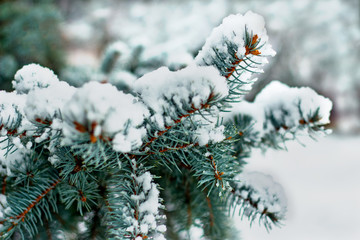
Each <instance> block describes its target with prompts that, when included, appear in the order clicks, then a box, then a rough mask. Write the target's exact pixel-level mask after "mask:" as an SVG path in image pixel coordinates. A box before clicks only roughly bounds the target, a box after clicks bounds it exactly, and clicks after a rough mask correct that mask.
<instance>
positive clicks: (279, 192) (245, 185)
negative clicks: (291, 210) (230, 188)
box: [235, 171, 286, 218]
mask: <svg viewBox="0 0 360 240" xmlns="http://www.w3.org/2000/svg"><path fill="white" fill-rule="evenodd" d="M235 180H239V182H238V183H236V189H237V190H236V192H235V195H240V196H241V199H239V200H240V202H239V203H242V199H246V198H250V199H251V200H252V201H253V202H257V204H258V206H257V209H258V212H260V213H261V212H262V211H263V210H264V209H267V211H268V212H271V213H274V214H275V215H276V217H277V218H282V217H284V215H285V213H286V197H285V195H284V190H283V188H282V187H281V185H280V184H279V183H277V182H274V180H273V178H272V177H271V176H269V175H265V174H263V173H260V172H254V171H250V172H249V171H244V172H242V173H241V174H239V175H237V176H236V177H235ZM249 190H250V192H249ZM239 191H240V192H239ZM244 204H245V205H244V206H245V208H244V214H245V215H246V216H249V217H250V216H251V211H253V207H252V206H251V205H250V204H246V203H244Z"/></svg>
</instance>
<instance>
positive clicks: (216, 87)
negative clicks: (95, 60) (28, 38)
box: [0, 12, 332, 240]
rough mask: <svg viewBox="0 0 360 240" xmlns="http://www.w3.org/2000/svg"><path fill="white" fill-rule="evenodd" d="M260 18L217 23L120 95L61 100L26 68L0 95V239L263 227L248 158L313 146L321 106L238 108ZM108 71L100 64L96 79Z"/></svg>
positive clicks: (98, 89) (104, 87)
mask: <svg viewBox="0 0 360 240" xmlns="http://www.w3.org/2000/svg"><path fill="white" fill-rule="evenodd" d="M274 55H275V52H274V51H273V49H272V47H271V45H270V44H269V43H268V37H267V35H266V30H265V28H264V20H263V18H262V17H261V16H259V15H257V14H254V13H252V12H248V13H246V14H245V15H231V16H229V17H227V18H225V19H224V20H223V22H222V24H221V25H220V26H218V27H217V28H215V29H214V30H213V32H212V33H211V35H210V36H209V38H208V39H207V40H206V43H205V45H204V46H203V48H202V50H201V51H200V52H199V53H198V55H197V56H196V58H195V60H194V62H193V64H191V65H189V66H187V67H185V68H183V69H181V70H178V71H170V70H169V69H167V68H166V67H162V68H159V69H158V70H155V71H153V72H150V73H148V74H145V75H144V76H142V77H141V78H139V79H137V80H135V81H133V82H132V83H128V84H127V85H126V87H124V85H121V84H115V85H116V87H115V86H114V85H112V84H110V83H109V81H100V82H99V81H90V82H88V83H85V84H84V85H82V86H81V87H78V88H75V87H73V86H70V85H69V84H68V83H66V82H64V81H59V79H58V78H57V76H56V75H55V74H54V73H53V72H52V71H51V70H49V69H47V68H44V67H41V66H40V65H37V64H30V65H26V66H24V67H23V68H21V69H20V70H18V71H17V73H16V74H15V77H14V81H13V87H14V91H13V92H4V91H2V92H0V99H1V105H0V106H1V107H0V121H1V122H0V128H1V132H0V133H1V136H2V137H1V155H0V161H1V167H0V174H1V176H2V190H1V191H2V192H1V194H0V202H1V204H0V218H1V219H0V223H1V225H0V232H1V237H2V238H4V239H10V238H15V239H17V238H23V239H32V238H34V239H36V238H37V239H66V238H76V239H104V238H106V239H136V240H140V239H188V238H189V237H190V236H189V231H190V230H191V229H192V228H200V229H202V231H203V236H204V237H205V238H206V239H234V238H236V237H234V235H235V234H236V233H234V231H233V229H232V226H231V224H230V222H231V221H229V217H230V216H229V215H230V214H229V213H230V212H231V210H233V209H240V212H239V214H241V215H243V216H246V217H248V218H249V219H250V220H252V221H255V220H258V221H260V222H262V223H263V224H264V226H265V227H266V228H271V227H272V226H273V225H277V224H279V223H280V222H281V220H282V219H283V217H284V214H285V210H286V206H285V200H284V197H283V195H284V193H283V192H282V190H281V187H280V186H279V185H278V184H277V183H274V182H273V180H272V178H271V177H269V176H265V175H263V174H261V173H257V172H255V173H254V172H253V173H247V172H242V168H243V166H244V164H245V159H246V158H247V157H249V156H250V153H251V150H252V149H253V148H262V149H268V148H283V146H284V145H283V144H284V143H285V142H286V141H287V140H290V139H295V138H296V137H297V136H298V135H299V134H306V135H309V134H310V135H313V134H314V133H325V132H326V130H325V129H324V127H323V126H324V125H326V124H328V123H329V114H330V110H331V106H332V104H331V102H330V100H328V99H326V98H324V97H322V96H319V95H318V94H316V93H315V92H314V91H313V90H311V89H309V88H290V87H288V86H286V85H283V84H281V83H279V82H276V81H275V82H272V83H271V84H270V85H269V86H267V87H266V88H265V89H264V90H263V91H262V92H261V93H260V94H259V95H258V96H257V97H256V99H255V101H254V102H253V103H249V102H246V101H244V100H243V97H244V95H245V94H246V93H247V92H248V91H249V90H250V89H251V86H252V83H253V82H254V81H255V79H253V74H256V73H260V72H261V71H262V70H261V68H262V66H263V65H264V64H266V63H267V60H266V57H267V56H274ZM111 62H112V61H108V60H106V58H105V59H104V65H103V67H102V69H103V71H104V72H106V71H107V70H106V69H108V68H107V67H106V65H107V64H111Z"/></svg>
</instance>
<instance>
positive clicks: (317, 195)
mask: <svg viewBox="0 0 360 240" xmlns="http://www.w3.org/2000/svg"><path fill="white" fill-rule="evenodd" d="M359 145H360V137H358V136H354V137H344V136H337V135H331V136H328V137H326V138H322V139H319V141H318V142H315V141H309V142H306V147H305V148H304V147H303V146H301V145H299V144H298V143H297V142H288V144H287V148H288V151H287V152H286V151H275V150H268V151H267V152H266V154H265V155H263V154H262V153H261V151H260V150H259V151H255V152H253V154H252V157H251V158H250V159H248V164H247V165H246V167H245V169H246V170H248V171H260V172H262V173H265V174H270V175H271V176H273V178H274V179H275V180H276V181H277V182H279V183H280V184H281V185H282V186H283V188H284V191H285V194H286V197H287V199H288V208H287V213H286V218H285V220H284V221H283V223H284V226H282V227H280V228H278V227H274V228H273V229H272V230H271V231H270V233H267V231H266V230H265V228H264V227H263V226H259V225H258V224H253V225H252V227H250V223H249V222H248V221H247V220H245V219H244V220H242V221H241V220H240V217H238V216H236V217H235V218H234V221H235V223H236V225H237V226H238V229H239V230H240V231H241V238H242V239H262V240H288V239H291V240H303V239H307V240H338V239H346V240H357V239H358V238H359V236H360V230H359V227H358V225H359V223H360V222H359V219H358V216H359V215H360V205H359V202H360V189H359V187H358V186H359V183H360V175H359V174H358V169H359V168H360V162H359V159H358V156H360V151H359V148H358V146H359Z"/></svg>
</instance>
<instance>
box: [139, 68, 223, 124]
mask: <svg viewBox="0 0 360 240" xmlns="http://www.w3.org/2000/svg"><path fill="white" fill-rule="evenodd" d="M134 90H135V91H136V92H138V93H139V95H140V96H141V99H142V100H143V101H144V103H145V104H146V105H147V106H148V107H149V108H150V109H151V110H152V111H153V112H154V113H153V115H152V117H151V120H152V121H153V122H154V123H155V124H157V126H158V127H159V128H160V129H164V128H165V125H166V126H171V125H173V124H174V120H177V119H178V118H179V116H180V115H182V114H187V111H190V110H193V109H200V108H201V107H202V105H205V104H207V102H208V99H209V97H210V96H211V95H214V96H215V97H217V99H222V98H224V97H225V96H226V95H227V94H228V87H227V84H226V81H225V78H224V77H222V76H220V74H219V72H218V71H217V70H216V68H214V67H211V66H209V67H199V66H195V65H192V66H189V67H187V68H184V69H182V70H179V71H175V72H171V71H170V70H169V69H167V68H166V67H162V68H159V69H158V70H156V71H153V72H150V73H148V74H146V75H144V76H143V77H141V78H140V79H138V80H137V81H136V82H135V83H134ZM169 101H171V102H169ZM169 117H170V118H169Z"/></svg>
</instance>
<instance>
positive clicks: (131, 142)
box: [62, 82, 149, 152]
mask: <svg viewBox="0 0 360 240" xmlns="http://www.w3.org/2000/svg"><path fill="white" fill-rule="evenodd" d="M148 114H149V113H148V110H147V108H146V107H145V106H144V105H143V104H142V103H141V102H139V101H138V100H137V99H136V98H135V97H134V96H132V95H130V94H124V93H123V92H120V91H118V90H117V89H116V87H114V86H112V85H110V84H101V83H98V82H90V83H87V84H85V85H84V86H83V87H81V88H79V89H77V90H76V92H75V93H74V95H73V96H72V98H71V99H70V100H69V101H68V102H67V103H66V104H65V106H64V109H63V118H64V126H63V129H62V130H63V134H64V139H63V144H64V145H71V144H73V143H75V142H77V141H79V139H83V138H82V137H81V136H82V135H83V134H84V133H87V134H88V135H87V136H88V137H89V138H88V140H90V141H91V142H92V143H95V142H96V141H97V140H98V139H101V140H104V141H111V143H112V146H113V149H114V150H115V151H119V152H130V151H131V150H133V149H136V148H138V147H140V145H141V144H142V137H143V136H144V135H145V134H146V131H145V128H143V127H141V125H142V124H143V121H144V118H145V117H147V116H148Z"/></svg>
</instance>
